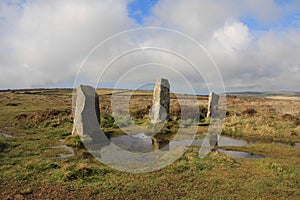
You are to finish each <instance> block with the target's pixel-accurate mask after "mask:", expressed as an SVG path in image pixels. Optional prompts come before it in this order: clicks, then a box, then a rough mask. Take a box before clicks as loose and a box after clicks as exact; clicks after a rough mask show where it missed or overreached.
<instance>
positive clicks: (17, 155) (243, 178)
mask: <svg viewBox="0 0 300 200" xmlns="http://www.w3.org/2000/svg"><path fill="white" fill-rule="evenodd" d="M106 92H107V91H106ZM105 98H106V97H105ZM140 98H146V97H145V96H142V95H140ZM148 99H149V98H148ZM150 99H151V96H150ZM136 100H137V101H138V100H139V99H136ZM206 100H207V98H203V97H201V99H200V102H201V105H205V102H206ZM45 102H47V103H45ZM101 102H108V101H106V99H101ZM8 103H16V104H18V106H7V104H8ZM281 104H283V105H284V106H285V107H281V106H280V105H281ZM102 106H103V107H102V108H101V109H102V112H104V110H103V109H104V108H107V107H108V104H104V105H103V104H102ZM270 106H271V107H272V108H273V109H275V111H276V115H271V114H270V113H269V109H270ZM298 107H299V102H292V103H290V105H289V103H286V104H285V103H284V102H277V101H272V100H265V99H247V98H245V99H236V98H230V97H229V100H228V108H229V112H230V113H231V115H230V116H228V118H227V119H226V123H225V127H224V133H226V134H229V135H232V136H234V137H241V138H243V139H252V140H260V141H265V143H261V144H255V145H249V146H245V147H224V149H228V150H239V151H246V152H249V153H253V154H260V155H264V156H265V158H263V159H233V158H230V157H228V156H225V155H223V154H219V153H215V152H213V153H210V154H209V155H208V156H206V157H205V158H199V157H198V151H199V148H197V147H190V148H189V150H188V151H187V152H186V153H185V154H184V155H183V156H182V157H181V158H180V159H178V160H177V161H176V162H174V163H172V164H171V165H169V166H167V167H165V168H163V169H160V170H158V171H155V172H151V173H145V174H133V173H125V172H121V171H117V170H114V169H111V168H109V167H107V166H105V165H103V164H101V163H100V162H99V161H97V160H96V159H95V158H93V157H92V156H91V155H90V154H89V153H88V151H87V150H85V149H84V148H83V147H82V146H81V145H80V141H79V140H78V137H74V136H70V133H71V131H72V118H71V117H72V116H71V115H70V113H69V111H70V109H71V95H70V93H68V94H66V91H62V92H59V91H55V92H52V91H51V92H50V91H49V92H47V91H43V93H38V94H32V93H30V94H19V93H10V92H1V93H0V108H1V109H0V131H1V132H3V133H7V134H11V135H13V136H14V137H13V138H4V137H0V163H1V164H0V188H1V189H0V199H8V198H10V199H14V198H15V199H18V198H19V199H20V198H25V199H75V198H76V199H298V198H299V196H300V189H299V188H300V168H299V166H300V148H292V147H289V146H287V145H275V144H271V143H270V142H272V141H274V140H278V141H285V142H290V141H294V142H297V141H298V142H299V141H300V139H299V135H298V131H299V130H298V129H299V128H298V126H297V125H296V124H295V123H294V121H288V120H282V119H281V116H282V115H284V114H286V113H290V114H291V115H293V116H295V117H300V115H299V113H298V112H297V109H295V108H298ZM247 108H253V109H255V110H256V111H257V113H256V114H255V115H254V116H253V117H249V116H245V115H241V113H242V111H244V110H246V109H247ZM292 108H294V109H292ZM293 110H294V111H293ZM292 111H293V112H292ZM21 114H26V115H27V117H26V118H23V119H18V116H20V115H21ZM104 119H107V121H104V122H105V123H104V122H102V123H104V124H102V126H105V127H106V128H105V129H104V130H105V131H106V133H109V134H111V135H114V134H115V135H118V134H124V133H122V132H121V131H120V130H119V129H117V128H116V127H115V126H109V125H108V124H110V125H111V124H113V123H114V122H113V119H112V118H111V116H110V115H109V109H108V111H107V116H106V115H103V114H102V119H101V120H104ZM137 120H140V122H141V123H143V122H142V121H143V120H144V119H143V118H137ZM176 121H177V120H175V122H176ZM177 122H179V121H177ZM106 123H108V124H106ZM170 123H172V122H170ZM207 123H208V121H202V122H201V124H200V126H199V130H198V134H199V135H198V136H199V137H201V136H203V135H202V134H201V133H203V132H205V131H207V126H206V125H207ZM8 125H9V126H13V127H14V128H13V129H5V127H6V126H8ZM145 125H146V124H145ZM192 128H193V127H187V128H186V131H187V132H189V129H192ZM164 130H165V131H167V130H171V131H170V132H174V131H176V130H177V129H176V123H175V124H174V123H172V124H166V126H165V127H164ZM293 131H295V132H296V135H295V133H294V134H290V133H291V132H293ZM59 139H66V140H65V143H66V144H68V145H72V146H73V147H74V150H75V156H74V157H69V158H65V159H59V158H57V157H56V155H57V154H60V153H68V152H66V150H64V149H54V148H52V147H54V146H58V145H62V143H61V142H60V141H59Z"/></svg>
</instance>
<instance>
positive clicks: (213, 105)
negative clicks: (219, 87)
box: [207, 92, 220, 118]
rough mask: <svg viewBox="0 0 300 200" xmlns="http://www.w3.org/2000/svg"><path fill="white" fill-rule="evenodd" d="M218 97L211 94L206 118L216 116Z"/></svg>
mask: <svg viewBox="0 0 300 200" xmlns="http://www.w3.org/2000/svg"><path fill="white" fill-rule="evenodd" d="M219 98H220V96H219V95H218V94H216V93H214V92H211V93H210V95H209V100H208V112H207V117H211V118H215V117H216V116H217V115H218V104H219Z"/></svg>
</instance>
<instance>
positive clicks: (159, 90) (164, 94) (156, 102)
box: [150, 78, 170, 124]
mask: <svg viewBox="0 0 300 200" xmlns="http://www.w3.org/2000/svg"><path fill="white" fill-rule="evenodd" d="M169 111H170V84H169V81H168V80H167V79H163V78H159V79H157V81H156V84H155V87H154V91H153V106H152V108H151V110H150V118H151V122H152V123H153V124H157V123H160V122H163V121H165V120H167V119H169Z"/></svg>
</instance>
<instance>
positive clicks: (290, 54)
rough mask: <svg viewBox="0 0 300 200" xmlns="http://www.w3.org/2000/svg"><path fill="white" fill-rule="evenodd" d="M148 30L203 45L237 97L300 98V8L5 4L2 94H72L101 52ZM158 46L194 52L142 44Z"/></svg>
mask: <svg viewBox="0 0 300 200" xmlns="http://www.w3.org/2000/svg"><path fill="white" fill-rule="evenodd" d="M237 2H239V3H237ZM112 10H113V11H114V12H112ZM145 18H147V20H144V19H145ZM143 26H159V27H167V28H171V29H174V30H177V31H180V32H182V33H185V34H187V35H189V36H191V37H192V38H193V39H195V40H196V41H198V42H199V43H201V44H202V45H203V46H204V47H205V48H206V50H207V51H208V52H209V53H210V54H211V56H212V58H213V59H214V60H215V62H216V63H217V64H218V67H219V68H220V72H221V74H222V77H223V79H224V83H225V86H226V88H227V89H228V90H230V91H242V90H259V91H261V90H300V89H299V82H300V57H299V55H300V1H299V0H261V1H259V0H255V1H253V0H228V1H219V0H127V1H123V0H99V1H98V0H85V1H80V0H79V1H75V0H63V1H62V0H51V1H50V0H49V1H43V0H2V1H1V0H0V88H24V87H25V88H30V87H36V86H38V87H51V86H55V87H59V86H64V87H72V85H71V84H70V83H72V82H73V80H74V78H75V76H76V72H77V68H78V66H79V65H80V63H81V62H82V60H83V59H84V58H85V56H86V55H87V54H88V52H89V51H90V50H91V49H92V48H93V47H95V45H97V44H98V43H99V42H100V41H103V40H105V39H106V38H107V37H109V36H111V35H114V34H116V33H119V32H121V31H124V30H128V29H133V28H136V27H143ZM160 37H161V38H160ZM141 38H142V39H141V40H143V38H144V37H141ZM156 39H157V40H159V41H161V43H162V45H165V46H166V45H169V46H168V47H170V49H171V48H175V49H176V48H177V47H184V46H185V45H186V44H184V43H182V44H181V43H177V42H176V41H171V42H168V40H169V39H170V36H169V35H167V34H166V35H163V34H162V35H160V36H159V35H157V38H151V40H152V41H151V40H150V41H141V40H136V41H139V42H141V44H138V45H142V44H147V45H148V44H152V43H153V41H156ZM131 42H132V41H131ZM164 42H166V43H164ZM127 45H128V46H130V45H131V44H130V42H129V43H128V44H124V46H126V47H127ZM187 51H190V52H187V54H190V53H194V51H193V49H188V48H187ZM105 53H106V52H103V53H102V54H100V55H99V57H98V58H97V59H98V60H93V61H91V63H97V62H98V61H99V60H101V59H105V58H102V57H101V55H105ZM162 57H163V56H162ZM95 59H96V58H95ZM162 59H163V58H162ZM154 61H157V60H154ZM98 68H99V67H98ZM98 68H97V67H96V69H98ZM96 69H92V70H91V71H87V73H91V76H92V75H93V73H95V71H93V70H96ZM185 71H186V73H189V71H188V70H185ZM16 72H17V73H16ZM116 73H117V72H116ZM86 76H87V77H89V75H86ZM145 76H146V75H145ZM15 80H18V81H15ZM178 84H180V83H178Z"/></svg>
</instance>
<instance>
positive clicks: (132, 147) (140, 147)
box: [111, 133, 153, 153]
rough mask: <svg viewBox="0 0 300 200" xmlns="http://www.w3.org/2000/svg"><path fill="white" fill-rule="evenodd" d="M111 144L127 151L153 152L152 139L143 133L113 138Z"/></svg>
mask: <svg viewBox="0 0 300 200" xmlns="http://www.w3.org/2000/svg"><path fill="white" fill-rule="evenodd" d="M111 142H112V143H114V144H115V145H117V146H119V147H120V148H122V149H124V150H127V151H132V152H141V153H146V152H151V151H153V146H152V139H151V137H148V136H146V135H145V134H144V133H139V134H136V135H121V136H117V137H113V138H111Z"/></svg>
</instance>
